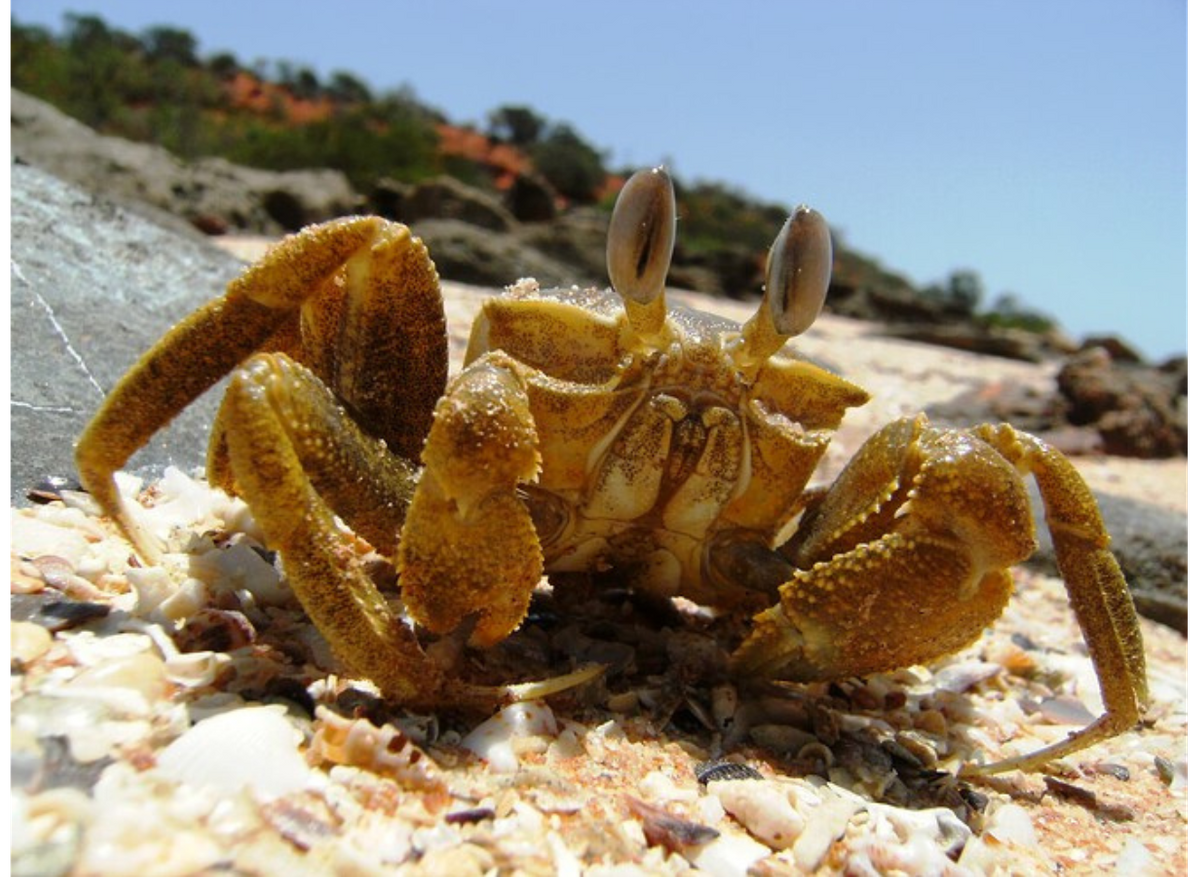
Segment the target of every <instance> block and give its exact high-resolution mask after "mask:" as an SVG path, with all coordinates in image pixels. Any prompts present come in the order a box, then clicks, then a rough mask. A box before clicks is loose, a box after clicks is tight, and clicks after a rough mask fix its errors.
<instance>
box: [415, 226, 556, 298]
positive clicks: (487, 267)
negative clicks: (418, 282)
mask: <svg viewBox="0 0 1200 877" xmlns="http://www.w3.org/2000/svg"><path fill="white" fill-rule="evenodd" d="M412 230H413V233H414V234H416V235H418V236H419V237H420V238H421V239H422V240H423V241H424V242H425V245H426V246H427V247H429V252H430V253H431V254H433V259H434V261H435V262H436V263H437V268H438V274H439V275H440V276H441V277H444V278H446V279H447V280H458V281H460V282H462V283H475V284H478V285H480V286H506V285H507V284H510V283H512V282H514V281H515V280H517V279H518V278H521V277H536V278H537V279H538V280H539V281H541V283H542V285H543V286H557V285H563V284H570V283H574V282H577V280H576V279H575V278H577V277H578V272H577V271H575V270H574V269H572V268H570V267H568V266H567V265H565V264H563V263H561V262H558V261H556V260H555V259H554V258H552V257H550V256H547V255H545V254H543V253H541V252H539V251H538V250H536V249H534V248H532V247H530V246H527V245H526V244H524V243H522V242H521V241H520V240H518V239H517V238H516V237H514V236H513V235H506V234H499V233H496V232H491V231H488V230H487V229H483V228H479V227H478V226H476V225H471V224H469V223H466V222H462V221H461V220H457V219H428V220H422V221H420V222H417V223H414V224H413V226H412Z"/></svg>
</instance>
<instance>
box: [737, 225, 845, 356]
mask: <svg viewBox="0 0 1200 877" xmlns="http://www.w3.org/2000/svg"><path fill="white" fill-rule="evenodd" d="M832 272H833V243H832V241H831V239H830V236H829V226H827V225H826V224H825V219H824V218H823V217H822V216H821V214H820V213H818V212H817V211H815V210H813V209H811V208H809V207H805V206H800V207H797V208H796V209H795V210H794V211H792V215H791V216H789V217H788V220H787V222H785V223H784V224H783V228H781V229H780V230H779V235H778V236H777V237H776V238H775V243H773V244H771V251H770V252H769V253H768V254H767V287H766V293H765V294H764V295H763V300H762V304H760V305H759V306H758V310H757V311H755V312H754V315H753V316H752V317H750V319H749V320H747V321H746V325H745V326H743V327H742V333H741V335H740V337H739V338H738V339H737V341H736V342H735V344H734V346H733V351H732V355H733V357H734V360H735V362H737V364H738V367H739V368H742V369H754V368H757V367H758V366H760V365H762V364H763V363H764V362H766V361H767V360H768V359H770V357H771V355H772V354H773V353H775V351H777V350H778V349H779V348H780V347H782V346H783V345H784V343H785V342H786V341H787V340H788V339H789V338H791V337H792V336H793V335H799V334H800V333H801V332H803V331H804V330H805V329H807V328H808V327H809V326H811V325H812V324H813V321H814V320H816V318H817V314H819V313H820V312H821V306H822V305H824V304H825V294H826V292H828V291H829V279H830V276H831V274H832Z"/></svg>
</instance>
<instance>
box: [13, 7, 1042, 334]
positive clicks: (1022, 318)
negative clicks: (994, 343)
mask: <svg viewBox="0 0 1200 877" xmlns="http://www.w3.org/2000/svg"><path fill="white" fill-rule="evenodd" d="M11 47H12V84H13V86H14V87H15V88H19V89H21V90H22V91H25V92H28V93H29V94H32V95H34V96H36V97H39V98H41V99H43V100H45V101H48V102H49V103H52V104H54V105H55V106H57V107H59V108H60V109H62V110H63V111H65V112H67V113H68V114H70V115H72V116H74V117H75V118H77V119H79V120H81V121H82V122H84V123H86V124H88V125H89V126H91V127H93V128H95V129H96V130H98V131H101V132H103V133H106V134H113V135H117V136H120V137H125V138H129V139H132V140H139V141H146V142H153V143H157V144H159V145H161V146H163V147H165V148H166V149H168V150H170V151H171V152H173V153H175V154H177V155H179V156H181V157H183V158H198V157H200V156H209V155H212V156H221V157H224V158H227V159H229V160H230V161H233V162H237V163H239V164H245V165H250V166H253V167H261V168H267V169H272V170H291V169H298V168H314V167H331V168H337V169H339V170H341V171H342V172H343V173H345V174H346V176H347V177H348V178H349V179H350V181H351V182H352V183H353V184H354V185H355V186H356V187H358V188H359V189H360V190H362V191H366V190H368V189H370V187H372V186H373V185H375V184H376V182H377V181H378V180H380V179H385V178H391V179H395V180H399V181H401V182H415V181H419V180H423V179H427V178H429V177H432V176H435V175H437V174H442V173H446V174H451V175H453V176H455V177H458V178H459V179H461V180H463V181H464V182H467V183H470V184H471V185H475V186H479V187H482V188H496V187H504V186H508V185H511V184H512V182H513V180H514V179H515V178H516V177H518V176H520V175H523V174H524V175H531V176H535V177H537V178H539V179H540V180H541V181H543V182H544V183H545V184H547V185H548V186H549V187H550V188H551V189H552V190H553V191H554V192H555V193H556V195H557V198H558V200H559V201H560V202H561V203H562V204H565V205H571V204H596V205H598V206H600V207H601V208H605V207H607V206H609V205H610V204H611V199H612V196H613V195H614V194H615V192H616V190H617V188H619V181H620V178H621V176H622V175H621V174H620V173H619V172H618V171H617V170H615V169H610V168H609V167H608V166H607V163H606V158H607V157H606V155H605V153H604V151H603V150H602V149H599V148H597V147H596V146H594V145H592V144H591V143H589V142H588V141H587V140H586V139H585V138H584V137H583V136H582V135H581V134H580V133H579V132H578V131H576V130H575V129H574V128H573V127H572V126H571V125H570V124H568V123H566V122H562V121H552V120H548V119H546V118H544V117H543V116H541V115H540V114H538V113H537V112H536V111H535V110H533V109H531V108H529V107H525V106H519V105H505V106H501V107H498V108H497V109H496V110H494V111H493V112H492V113H491V114H490V115H489V118H488V120H487V126H486V131H485V132H483V133H479V132H474V131H473V130H472V129H471V128H470V126H466V127H464V126H461V125H455V124H453V123H451V122H450V120H449V119H448V118H447V117H446V116H445V115H444V114H443V113H442V112H441V111H439V110H437V109H435V108H432V107H430V106H427V105H425V104H423V103H421V102H420V101H419V100H418V99H417V97H416V96H415V95H414V94H413V93H412V91H411V90H410V89H407V88H396V89H392V90H389V91H386V92H383V93H376V92H375V91H374V90H373V89H372V88H371V87H370V86H368V85H367V84H366V83H364V82H363V81H362V80H361V79H359V78H358V77H356V76H355V75H354V74H353V73H351V72H348V71H336V72H334V73H333V74H332V75H330V76H329V77H328V78H327V79H325V80H323V79H322V78H321V77H319V76H318V75H317V74H316V73H315V72H314V71H313V70H312V69H311V68H308V67H305V66H299V65H295V64H292V63H289V62H286V61H280V62H277V63H275V64H273V65H269V64H267V63H266V62H257V63H255V64H253V65H249V66H247V65H245V64H243V63H242V62H241V61H240V60H239V59H237V58H236V57H234V56H233V55H231V54H229V53H224V52H222V53H217V54H213V55H209V56H206V57H202V56H201V55H200V54H199V52H198V46H197V42H196V39H195V38H194V37H193V36H192V35H191V34H190V33H188V32H187V31H185V30H181V29H178V28H173V27H165V26H160V27H153V28H149V29H147V30H146V31H144V32H142V33H140V34H130V33H127V32H124V31H122V30H120V29H117V28H113V27H110V26H109V25H107V24H106V23H105V22H104V21H103V20H102V19H101V18H99V17H97V16H94V15H75V14H68V15H66V16H65V17H64V23H63V29H62V32H61V33H60V34H55V33H52V32H50V31H48V30H46V29H44V28H41V27H36V26H29V25H23V24H20V23H18V22H17V21H15V20H14V21H13V22H12V33H11ZM464 135H474V136H464ZM480 143H483V144H485V145H484V146H483V147H482V148H481V147H480ZM676 183H677V191H678V197H679V209H680V214H681V216H682V217H683V218H684V220H685V221H683V222H681V223H680V227H679V250H680V252H679V254H678V256H677V260H678V261H680V262H681V263H683V264H691V265H694V266H696V267H698V268H701V269H704V270H708V271H710V272H711V273H712V274H713V275H715V276H716V277H718V278H719V279H720V281H721V283H722V285H723V288H725V289H726V290H727V291H728V292H731V293H733V294H746V293H749V292H751V291H752V289H753V288H754V285H755V284H756V283H758V282H761V269H762V259H763V245H764V242H766V241H770V240H772V239H773V238H774V235H775V232H776V230H777V229H778V228H779V226H780V224H781V223H782V222H783V219H784V218H785V217H786V211H785V209H784V208H783V207H780V206H779V205H775V204H768V203H763V202H761V201H759V200H757V199H755V198H753V197H750V196H748V195H746V194H745V193H742V192H739V191H737V190H736V189H734V188H731V187H730V186H728V185H725V184H723V183H719V182H698V183H695V184H691V185H689V184H685V183H683V182H682V181H680V180H676ZM837 249H838V260H837V264H836V265H835V273H834V289H833V295H832V296H831V305H832V306H833V307H835V309H837V308H839V307H841V308H842V309H843V310H844V311H845V312H850V313H853V311H854V307H855V305H854V304H853V301H852V299H857V300H860V301H861V300H863V299H874V300H880V299H887V300H892V301H898V302H901V303H902V307H901V308H900V311H902V312H908V313H911V314H914V315H922V317H923V318H924V319H930V318H931V317H932V319H934V320H935V321H936V320H937V319H939V317H940V316H942V315H944V317H945V318H947V319H956V320H963V319H965V320H967V321H968V322H973V323H975V324H976V325H978V326H980V327H981V328H988V327H1001V328H1009V327H1013V328H1022V329H1027V330H1032V331H1035V332H1046V331H1049V330H1051V329H1053V328H1054V323H1053V321H1052V320H1051V319H1050V318H1049V317H1047V316H1045V315H1043V314H1040V313H1037V312H1034V311H1030V310H1028V309H1026V308H1025V307H1023V306H1022V305H1021V303H1020V301H1019V300H1018V299H1017V298H1016V297H1015V296H1014V295H1012V294H1011V293H1009V294H1004V295H1001V296H1000V297H999V298H998V300H997V304H996V306H995V307H994V308H993V309H992V310H990V311H988V312H983V313H981V312H980V311H979V308H980V306H981V305H982V304H983V299H984V295H983V284H982V281H981V279H980V278H979V276H978V275H977V274H976V273H975V272H973V271H969V270H963V271H957V272H954V273H953V274H951V275H950V277H949V278H948V279H947V281H946V283H945V284H937V285H932V286H929V287H926V288H916V287H915V286H914V285H913V284H911V283H910V282H909V281H908V280H907V279H906V278H904V277H902V276H900V275H898V274H896V273H895V272H892V271H889V270H887V269H886V268H884V267H883V266H882V265H881V264H879V263H878V262H877V261H876V260H874V259H872V258H869V257H867V256H864V255H862V254H859V253H856V252H853V251H851V250H848V249H847V248H845V247H842V246H838V247H837ZM839 295H840V296H841V299H842V300H841V301H840V302H839V300H838V297H839Z"/></svg>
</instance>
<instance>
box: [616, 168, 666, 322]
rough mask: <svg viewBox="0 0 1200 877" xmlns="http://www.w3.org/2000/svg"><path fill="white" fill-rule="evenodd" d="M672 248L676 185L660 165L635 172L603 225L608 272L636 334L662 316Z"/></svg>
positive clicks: (660, 320)
mask: <svg viewBox="0 0 1200 877" xmlns="http://www.w3.org/2000/svg"><path fill="white" fill-rule="evenodd" d="M674 249H675V188H674V187H673V186H672V185H671V178H670V177H669V176H668V175H667V172H666V170H665V169H664V168H661V167H658V168H654V169H653V170H644V171H638V172H637V173H636V174H634V175H633V176H632V177H630V178H629V180H628V182H626V183H625V185H624V187H623V188H622V189H621V194H620V195H618V196H617V203H616V205H615V206H614V207H613V215H612V221H611V222H610V223H609V226H608V276H609V279H610V280H611V281H612V285H613V289H615V290H616V291H617V293H618V294H619V295H620V296H621V299H622V300H623V301H624V302H625V311H626V313H627V314H628V316H629V321H630V324H631V325H632V326H633V329H634V331H635V332H637V334H638V335H641V336H643V337H644V336H648V335H653V334H654V333H656V332H657V331H658V330H659V329H661V328H662V324H663V320H664V319H665V317H666V284H667V270H668V269H669V268H670V267H671V254H672V252H673V251H674Z"/></svg>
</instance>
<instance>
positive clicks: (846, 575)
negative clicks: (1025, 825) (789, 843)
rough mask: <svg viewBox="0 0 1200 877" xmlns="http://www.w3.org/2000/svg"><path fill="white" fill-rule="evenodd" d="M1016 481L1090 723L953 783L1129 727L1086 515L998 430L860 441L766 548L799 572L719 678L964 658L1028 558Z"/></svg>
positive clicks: (1140, 692)
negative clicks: (1052, 563)
mask: <svg viewBox="0 0 1200 877" xmlns="http://www.w3.org/2000/svg"><path fill="white" fill-rule="evenodd" d="M1025 472H1032V473H1033V475H1034V477H1035V478H1036V480H1037V482H1038V485H1039V488H1040V489H1041V491H1042V493H1043V496H1044V498H1045V502H1046V507H1047V519H1048V522H1049V525H1050V529H1051V533H1052V534H1053V538H1054V544H1055V550H1056V551H1057V553H1058V559H1059V565H1060V568H1061V569H1062V573H1063V578H1064V580H1065V582H1066V587H1067V591H1068V595H1069V596H1070V599H1071V605H1072V608H1073V609H1074V611H1075V613H1076V616H1077V618H1078V619H1079V623H1080V627H1081V628H1082V630H1083V633H1084V638H1085V640H1086V641H1087V644H1088V646H1089V648H1090V649H1091V652H1092V660H1093V664H1094V666H1095V668H1096V673H1097V676H1098V678H1099V680H1100V687H1101V692H1102V696H1103V700H1104V707H1105V713H1104V715H1103V716H1101V717H1100V718H1099V719H1097V720H1096V721H1095V722H1093V723H1092V724H1091V725H1089V726H1088V727H1086V728H1084V729H1082V730H1080V731H1078V732H1076V733H1074V734H1072V735H1070V736H1068V737H1067V738H1066V739H1065V740H1063V741H1061V742H1059V743H1056V744H1054V745H1052V746H1049V747H1046V748H1044V749H1040V750H1037V751H1036V752H1032V753H1029V754H1027V755H1023V756H1018V757H1015V758H1011V759H1006V760H1004V761H1001V762H997V763H995V764H991V765H984V766H982V767H978V768H976V767H971V768H969V770H970V771H973V772H976V773H997V772H1001V771H1008V770H1014V769H1023V770H1028V769H1032V768H1036V767H1038V766H1040V765H1043V764H1045V763H1046V762H1048V761H1051V760H1053V759H1056V758H1061V757H1063V756H1065V755H1068V754H1070V753H1072V752H1076V751H1078V750H1080V749H1083V748H1086V747H1087V746H1090V745H1092V744H1093V743H1095V742H1097V741H1098V740H1102V739H1104V738H1107V737H1110V736H1112V735H1114V734H1116V733H1119V732H1120V731H1123V730H1125V729H1126V728H1129V727H1131V726H1132V725H1134V724H1135V723H1136V722H1137V721H1138V718H1139V715H1140V713H1139V704H1141V703H1144V702H1145V700H1146V680H1145V659H1144V657H1143V654H1142V645H1141V637H1140V633H1139V631H1138V626H1137V618H1136V616H1135V614H1134V610H1133V606H1132V600H1131V599H1130V597H1129V593H1128V590H1127V588H1126V586H1125V580H1124V578H1123V577H1122V575H1121V571H1120V568H1119V567H1118V566H1117V563H1116V560H1115V559H1114V558H1113V556H1112V554H1111V553H1110V552H1109V551H1108V548H1107V543H1108V534H1107V533H1106V532H1105V530H1104V526H1103V523H1102V521H1101V518H1100V514H1099V510H1098V509H1097V508H1096V503H1095V500H1094V499H1093V498H1092V496H1091V492H1090V491H1089V490H1088V488H1087V487H1086V485H1085V484H1084V482H1083V480H1082V479H1081V478H1080V477H1079V475H1078V473H1077V472H1075V470H1074V468H1073V467H1072V466H1071V465H1070V463H1069V462H1068V461H1067V460H1066V459H1065V458H1064V457H1063V456H1062V455H1061V454H1060V453H1058V452H1057V451H1054V450H1053V449H1051V448H1050V447H1048V446H1047V445H1045V444H1043V443H1042V442H1040V441H1039V440H1037V439H1035V438H1033V437H1032V436H1028V435H1025V434H1023V433H1018V432H1016V431H1015V430H1013V429H1012V428H1011V427H1007V426H1004V427H980V428H978V429H976V430H973V431H962V430H939V429H934V428H931V427H929V426H928V424H927V422H926V421H925V419H924V418H923V417H916V418H910V419H906V420H899V421H896V422H895V423H892V424H890V425H888V426H886V427H884V428H883V429H882V430H880V431H879V432H878V433H876V434H875V435H874V436H872V437H871V438H870V439H868V440H867V442H866V443H865V444H864V446H863V448H862V449H861V450H860V451H859V453H858V455H856V457H855V459H854V460H852V461H851V463H850V464H849V465H848V466H847V467H846V470H845V471H844V472H843V473H842V475H841V477H839V479H838V480H837V481H836V482H834V484H833V486H832V488H831V489H830V491H829V493H828V494H827V495H826V496H825V497H824V498H823V500H822V501H821V502H820V504H819V506H818V507H817V508H816V509H815V510H814V511H813V513H811V514H810V515H809V516H808V518H807V519H806V521H805V522H803V523H802V524H801V528H800V530H799V531H798V532H797V534H796V537H795V539H794V540H792V541H791V542H790V543H789V544H787V545H785V546H783V548H782V549H781V551H782V553H783V554H785V555H786V556H788V557H790V558H791V559H792V560H793V561H794V562H795V563H796V565H797V567H799V568H798V569H797V571H796V573H795V574H794V575H793V577H792V578H791V580H790V581H787V582H785V583H784V584H783V585H782V586H781V587H780V589H779V596H780V602H779V604H778V605H776V606H774V607H772V608H771V609H768V610H766V611H765V612H762V613H760V614H759V615H758V616H757V617H756V618H755V629H754V631H753V633H752V634H751V635H750V637H748V638H747V640H746V641H745V642H744V643H743V644H742V646H741V648H739V649H738V651H737V653H736V654H735V655H734V658H733V660H734V666H735V667H736V668H737V669H739V670H740V672H742V673H744V674H748V675H758V676H766V677H771V678H784V679H795V680H800V681H808V680H817V679H835V678H839V677H845V676H854V675H862V674H866V673H874V672H881V671H886V670H890V669H895V668H898V667H903V666H907V665H909V664H916V663H926V662H928V661H930V660H933V659H935V658H937V657H940V656H942V655H945V654H949V653H951V652H954V651H957V650H959V649H961V648H963V647H965V646H967V645H969V644H970V643H971V642H973V641H974V640H975V639H977V638H978V636H979V635H980V633H982V631H983V629H984V628H985V627H986V626H987V625H988V624H990V623H992V622H993V621H994V620H995V619H996V618H997V617H998V616H999V614H1000V613H1001V612H1002V611H1003V609H1004V607H1005V605H1006V604H1007V602H1008V598H1009V595H1010V593H1011V589H1012V579H1011V576H1010V574H1009V572H1008V567H1010V566H1012V565H1013V564H1015V563H1019V562H1021V561H1022V560H1024V559H1026V558H1027V557H1028V556H1029V555H1030V554H1031V553H1032V552H1033V549H1034V534H1033V522H1032V518H1031V511H1030V503H1029V498H1028V495H1027V493H1026V491H1025V488H1024V485H1023V483H1022V479H1021V476H1022V474H1023V473H1025ZM998 522H999V523H998ZM1014 524H1015V526H1014Z"/></svg>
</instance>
